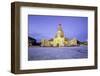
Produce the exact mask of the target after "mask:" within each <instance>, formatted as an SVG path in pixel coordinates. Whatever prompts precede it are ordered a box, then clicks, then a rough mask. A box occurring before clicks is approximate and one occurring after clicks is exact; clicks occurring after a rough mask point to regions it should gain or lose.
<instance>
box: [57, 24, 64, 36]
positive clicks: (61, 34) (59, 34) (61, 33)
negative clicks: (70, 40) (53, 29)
mask: <svg viewBox="0 0 100 76" xmlns="http://www.w3.org/2000/svg"><path fill="white" fill-rule="evenodd" d="M56 37H64V32H63V30H62V26H61V24H59V25H58V29H57V33H56Z"/></svg>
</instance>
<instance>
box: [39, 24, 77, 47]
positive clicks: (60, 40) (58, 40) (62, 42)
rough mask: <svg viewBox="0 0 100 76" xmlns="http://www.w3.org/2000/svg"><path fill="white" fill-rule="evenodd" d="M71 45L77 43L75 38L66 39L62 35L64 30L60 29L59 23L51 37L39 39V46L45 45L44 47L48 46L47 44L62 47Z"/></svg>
mask: <svg viewBox="0 0 100 76" xmlns="http://www.w3.org/2000/svg"><path fill="white" fill-rule="evenodd" d="M71 45H77V40H76V39H72V40H68V39H67V38H66V37H65V36H64V31H63V29H62V25H61V24H59V25H58V28H57V32H56V35H55V37H54V38H53V39H50V40H46V39H42V40H41V46H45V47H49V46H53V47H64V46H71Z"/></svg>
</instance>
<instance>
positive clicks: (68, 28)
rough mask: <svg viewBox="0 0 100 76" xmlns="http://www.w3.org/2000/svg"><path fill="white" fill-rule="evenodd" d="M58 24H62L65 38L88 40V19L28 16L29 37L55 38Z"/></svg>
mask: <svg viewBox="0 0 100 76" xmlns="http://www.w3.org/2000/svg"><path fill="white" fill-rule="evenodd" d="M58 24H62V28H63V31H64V35H65V37H67V38H69V39H72V38H77V39H78V40H79V41H87V40H88V17H76V16H49V15H47V16H46V15H28V36H30V37H33V38H35V39H36V40H37V41H40V40H41V39H51V38H54V36H55V34H56V32H57V27H58Z"/></svg>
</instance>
